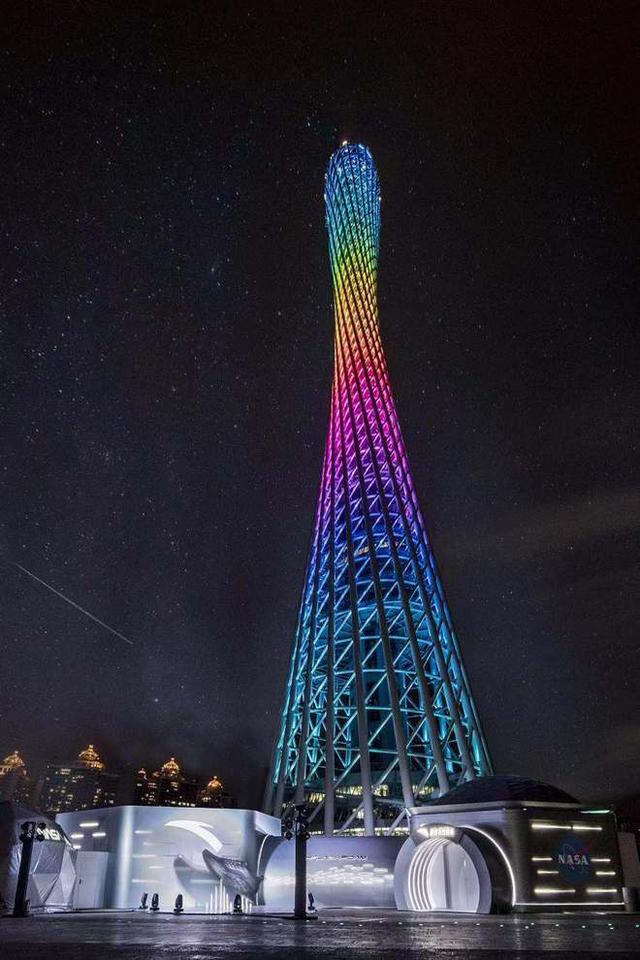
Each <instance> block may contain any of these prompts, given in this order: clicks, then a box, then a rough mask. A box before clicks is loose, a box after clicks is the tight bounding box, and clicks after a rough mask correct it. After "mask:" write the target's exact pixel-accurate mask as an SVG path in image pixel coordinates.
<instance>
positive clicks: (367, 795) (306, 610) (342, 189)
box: [265, 143, 491, 835]
mask: <svg viewBox="0 0 640 960" xmlns="http://www.w3.org/2000/svg"><path fill="white" fill-rule="evenodd" d="M325 203H326V220H327V229H328V233H329V259H330V263H331V277H332V282H333V300H334V316H335V337H334V373H333V386H332V391H331V414H330V421H329V434H328V438H327V443H326V448H325V453H324V461H323V467H322V479H321V483H320V493H319V498H318V505H317V509H316V515H315V523H314V532H313V540H312V546H311V551H310V556H309V559H308V563H307V570H306V576H305V581H304V588H303V591H302V598H301V603H300V611H299V616H298V624H297V629H296V635H295V641H294V644H293V649H292V654H291V662H290V667H289V673H288V680H287V687H286V695H285V701H284V705H283V710H282V720H281V723H280V728H279V733H278V737H277V740H276V744H275V748H274V754H273V760H272V766H271V771H270V776H269V782H268V785H267V795H266V798H265V809H266V810H268V811H269V812H273V813H274V814H275V815H276V816H279V815H280V813H281V811H282V807H283V803H285V802H287V801H290V800H293V801H295V802H297V803H302V802H306V804H307V806H308V807H309V809H310V810H311V811H312V812H311V821H312V829H313V827H315V828H317V827H318V826H319V825H320V823H321V820H320V818H321V817H322V820H323V822H324V832H325V834H327V835H331V834H333V833H334V832H338V833H340V832H352V831H354V832H356V831H358V832H361V831H362V829H363V828H364V833H365V834H367V835H371V834H373V833H374V832H375V831H376V828H377V829H378V831H380V830H381V829H383V830H384V831H385V832H392V831H393V829H394V828H395V827H396V826H397V825H398V824H399V823H400V821H401V820H402V819H403V817H404V816H405V810H406V808H407V807H412V806H415V805H416V804H417V803H419V802H420V798H422V799H424V798H425V797H426V796H428V795H429V794H430V793H433V792H434V790H438V791H439V792H440V793H445V792H446V791H447V790H448V789H449V788H450V787H453V786H455V785H456V784H457V783H459V782H460V781H461V780H464V779H469V778H471V777H474V776H481V775H484V774H488V773H491V761H490V758H489V754H488V751H487V746H486V743H485V739H484V736H483V733H482V728H481V726H480V721H479V718H478V713H477V710H476V706H475V703H474V700H473V697H472V694H471V689H470V686H469V681H468V679H467V675H466V673H465V669H464V666H463V663H462V658H461V655H460V648H459V645H458V640H457V638H456V634H455V631H454V628H453V623H452V620H451V615H450V613H449V608H448V606H447V602H446V599H445V595H444V589H443V587H442V583H441V580H440V577H439V574H438V569H437V565H436V561H435V557H434V555H433V552H432V550H431V547H430V544H429V538H428V536H427V531H426V527H425V524H424V520H423V518H422V514H421V513H420V508H419V506H418V500H417V497H416V493H415V490H414V486H413V480H412V478H411V472H410V470H409V463H408V460H407V454H406V452H405V446H404V441H403V439H402V434H401V432H400V426H399V423H398V417H397V413H396V408H395V404H394V400H393V396H392V393H391V386H390V383H389V375H388V371H387V365H386V361H385V357H384V353H383V350H382V343H381V340H380V329H379V324H378V307H377V302H376V296H377V290H376V288H377V272H378V248H379V236H380V189H379V183H378V175H377V171H376V168H375V164H374V162H373V157H372V156H371V153H370V151H369V149H368V148H367V147H365V146H363V145H362V144H349V143H345V144H343V145H342V146H341V147H340V149H339V150H337V151H336V152H335V153H334V154H333V156H332V157H331V160H330V161H329V167H328V170H327V174H326V178H325Z"/></svg>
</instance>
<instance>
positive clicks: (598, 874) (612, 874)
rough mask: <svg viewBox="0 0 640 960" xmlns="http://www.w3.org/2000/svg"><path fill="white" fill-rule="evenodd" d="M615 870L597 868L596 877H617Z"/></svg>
mask: <svg viewBox="0 0 640 960" xmlns="http://www.w3.org/2000/svg"><path fill="white" fill-rule="evenodd" d="M615 875H616V872H615V870H596V877H615Z"/></svg>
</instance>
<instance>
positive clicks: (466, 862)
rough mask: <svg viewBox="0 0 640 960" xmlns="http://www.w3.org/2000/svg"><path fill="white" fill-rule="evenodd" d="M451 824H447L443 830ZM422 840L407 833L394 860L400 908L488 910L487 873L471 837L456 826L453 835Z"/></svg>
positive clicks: (490, 886) (395, 886) (420, 909)
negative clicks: (408, 835)
mask: <svg viewBox="0 0 640 960" xmlns="http://www.w3.org/2000/svg"><path fill="white" fill-rule="evenodd" d="M450 829H451V828H447V831H448V830H450ZM434 832H435V834H436V835H434V836H430V837H429V836H428V837H426V838H425V839H424V840H421V839H420V838H419V836H418V837H415V838H414V837H409V839H408V840H407V841H406V842H405V844H404V845H403V847H402V849H401V850H400V853H399V854H398V859H397V860H396V867H395V875H394V890H395V899H396V905H397V907H398V908H399V909H400V910H416V911H421V912H422V911H431V910H433V911H440V910H444V911H452V912H455V913H489V912H490V910H491V902H492V884H491V876H490V874H489V869H488V867H487V863H486V861H485V858H484V856H483V854H482V853H481V851H480V849H479V848H478V846H477V845H476V843H474V841H473V840H472V839H471V838H470V837H469V836H468V835H467V834H465V833H463V832H462V831H460V830H455V831H454V830H452V829H451V832H452V833H453V834H454V836H442V835H439V834H441V832H442V831H441V828H435V831H434Z"/></svg>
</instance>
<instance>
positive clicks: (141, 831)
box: [133, 830, 153, 834]
mask: <svg viewBox="0 0 640 960" xmlns="http://www.w3.org/2000/svg"><path fill="white" fill-rule="evenodd" d="M133 832H134V833H137V834H141V833H153V830H134V831H133Z"/></svg>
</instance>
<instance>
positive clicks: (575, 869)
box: [555, 836, 591, 881]
mask: <svg viewBox="0 0 640 960" xmlns="http://www.w3.org/2000/svg"><path fill="white" fill-rule="evenodd" d="M555 860H556V863H557V865H558V868H559V871H560V876H561V877H562V878H563V879H564V880H573V881H576V880H577V881H580V880H586V879H587V877H588V876H589V873H590V870H591V857H590V855H589V851H588V849H587V847H586V846H585V845H584V844H583V843H581V842H580V841H578V840H576V838H575V837H573V836H570V837H566V838H565V839H564V840H563V841H562V842H561V844H560V846H559V848H558V850H557V852H556V856H555Z"/></svg>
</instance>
